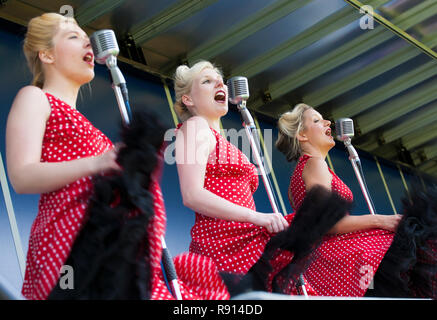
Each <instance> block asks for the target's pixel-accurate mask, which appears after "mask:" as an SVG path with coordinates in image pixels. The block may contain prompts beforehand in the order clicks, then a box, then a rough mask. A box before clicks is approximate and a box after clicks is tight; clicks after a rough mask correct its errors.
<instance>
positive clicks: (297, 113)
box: [275, 103, 312, 162]
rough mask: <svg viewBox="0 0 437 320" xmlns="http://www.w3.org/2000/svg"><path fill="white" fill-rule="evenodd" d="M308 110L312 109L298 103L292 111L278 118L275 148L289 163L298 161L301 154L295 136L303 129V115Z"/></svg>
mask: <svg viewBox="0 0 437 320" xmlns="http://www.w3.org/2000/svg"><path fill="white" fill-rule="evenodd" d="M309 109H312V107H310V106H308V105H306V104H304V103H299V104H297V105H296V106H295V107H294V108H293V110H292V111H288V112H285V113H284V114H282V115H281V116H280V117H279V120H278V139H277V140H276V143H275V146H276V148H277V149H278V150H279V151H281V152H282V153H283V154H284V155H285V157H286V159H287V161H289V162H291V161H293V160H297V159H299V157H300V156H301V154H302V149H301V146H300V143H299V140H298V139H297V134H298V133H299V132H301V131H302V130H303V129H305V127H304V116H303V114H304V112H305V111H307V110H309Z"/></svg>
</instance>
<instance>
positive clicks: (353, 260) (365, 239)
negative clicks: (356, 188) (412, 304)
mask: <svg viewBox="0 0 437 320" xmlns="http://www.w3.org/2000/svg"><path fill="white" fill-rule="evenodd" d="M309 158H310V157H309V156H308V155H303V156H302V157H301V158H300V159H299V162H298V164H297V165H296V168H295V171H294V173H293V176H292V177H291V181H290V192H289V194H291V195H292V197H293V198H292V199H290V200H292V201H290V202H291V204H292V206H293V204H294V206H295V207H294V209H295V210H296V209H298V208H299V207H300V205H301V204H302V201H303V199H304V197H305V195H306V190H305V183H304V181H303V179H302V172H303V169H304V167H305V164H306V162H307V161H308V159H309ZM329 171H330V172H331V174H332V184H331V189H332V190H333V191H335V192H337V193H339V194H340V195H341V196H342V197H343V198H345V199H348V200H351V201H352V200H353V196H352V192H351V191H350V189H349V188H348V187H347V186H346V185H345V184H344V183H343V181H341V179H340V178H338V176H337V175H336V174H335V173H334V172H332V171H331V170H330V169H329ZM393 237H394V233H393V232H390V231H387V230H382V229H368V230H363V231H356V232H350V233H346V234H338V235H329V236H325V237H324V239H323V241H322V243H321V245H320V246H319V248H318V249H317V250H316V251H315V252H314V253H313V254H314V257H315V260H314V262H312V264H311V265H310V267H309V268H308V270H307V271H306V273H305V278H306V279H307V281H308V282H309V284H310V285H311V287H312V288H313V289H314V290H315V291H316V293H317V295H321V296H363V295H364V294H365V293H366V291H367V289H368V287H369V285H370V283H371V280H372V278H373V275H374V274H375V272H376V270H377V268H378V266H379V264H380V263H381V260H382V259H383V258H384V255H385V253H386V252H387V250H388V248H389V247H390V245H391V243H392V241H393Z"/></svg>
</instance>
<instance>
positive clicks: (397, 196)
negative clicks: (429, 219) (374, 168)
mask: <svg viewBox="0 0 437 320" xmlns="http://www.w3.org/2000/svg"><path fill="white" fill-rule="evenodd" d="M379 162H380V164H381V170H382V172H383V174H384V177H385V181H386V182H387V186H388V189H389V190H390V195H391V198H392V200H393V204H394V206H395V208H396V213H401V211H402V198H404V197H408V194H407V191H406V189H405V187H404V184H403V182H402V177H401V175H400V173H399V169H398V168H397V167H395V166H393V165H391V164H389V163H385V164H384V166H383V165H382V164H383V161H381V160H380V161H379ZM392 211H393V210H392ZM392 211H390V212H392Z"/></svg>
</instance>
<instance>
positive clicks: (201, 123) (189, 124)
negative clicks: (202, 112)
mask: <svg viewBox="0 0 437 320" xmlns="http://www.w3.org/2000/svg"><path fill="white" fill-rule="evenodd" d="M182 128H185V130H186V128H193V129H195V130H203V129H209V125H208V121H206V120H205V118H202V117H199V116H193V117H191V118H189V119H188V120H187V121H185V122H184V124H183V125H182V127H181V129H182Z"/></svg>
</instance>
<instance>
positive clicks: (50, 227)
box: [22, 93, 229, 300]
mask: <svg viewBox="0 0 437 320" xmlns="http://www.w3.org/2000/svg"><path fill="white" fill-rule="evenodd" d="M46 95H47V98H48V100H49V102H50V106H51V113H50V117H49V119H48V121H47V123H46V131H45V133H44V138H43V145H42V156H41V161H42V162H61V161H70V160H74V159H79V158H82V157H87V156H97V155H99V154H101V153H103V152H105V151H107V150H109V149H110V148H111V147H112V143H111V141H110V140H109V139H108V138H107V137H106V136H105V135H104V134H103V133H102V132H100V131H99V130H98V129H96V128H95V127H94V126H93V125H92V124H91V123H90V122H89V121H88V120H87V119H86V118H85V117H84V116H83V115H82V114H80V112H78V111H77V110H76V109H74V108H72V107H70V106H69V105H67V104H66V103H64V102H63V101H61V100H60V99H58V98H56V97H54V96H52V95H50V94H48V93H46ZM159 174H160V169H159V168H158V169H157V170H156V171H155V173H154V176H153V181H152V183H151V186H150V188H151V191H152V193H153V196H154V209H155V216H154V217H153V219H152V221H151V223H150V224H149V226H148V234H149V248H150V256H151V284H152V292H151V298H152V299H173V296H172V295H171V294H170V292H169V291H168V290H167V287H166V285H165V282H164V277H163V274H162V270H161V265H160V261H161V254H162V244H161V237H162V236H163V235H164V233H165V221H166V215H165V208H164V203H163V199H162V194H161V189H160V186H159V182H158V178H159ZM91 178H92V177H85V178H82V179H79V180H77V181H75V182H74V183H71V184H69V185H66V186H65V187H63V188H62V189H60V190H57V191H54V192H50V193H46V194H42V195H41V198H40V201H39V210H38V215H37V217H36V219H35V221H34V223H33V225H32V228H31V232H30V239H29V248H28V252H27V262H26V273H25V279H24V283H23V288H22V293H23V295H24V296H25V297H26V298H27V299H32V300H41V299H47V297H48V295H49V294H50V292H51V290H52V289H53V288H54V286H55V285H56V283H57V281H58V278H59V275H60V269H61V267H62V266H63V265H64V263H65V261H66V260H67V258H68V255H69V254H70V251H71V248H72V246H73V243H74V240H75V239H76V236H77V234H78V231H79V230H80V228H81V225H82V224H83V222H84V218H85V213H86V208H87V204H88V200H89V197H90V195H91V192H92V189H93V184H92V180H91ZM174 260H175V261H174V262H175V267H176V272H177V274H178V277H179V285H180V287H181V292H182V296H183V298H184V299H229V293H228V291H227V289H226V286H225V285H224V283H223V281H222V280H221V278H220V276H219V274H218V271H217V268H216V267H215V264H214V263H213V262H212V261H211V260H210V259H208V258H205V257H200V256H197V255H194V254H184V255H180V256H178V257H176V258H175V259H174Z"/></svg>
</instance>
